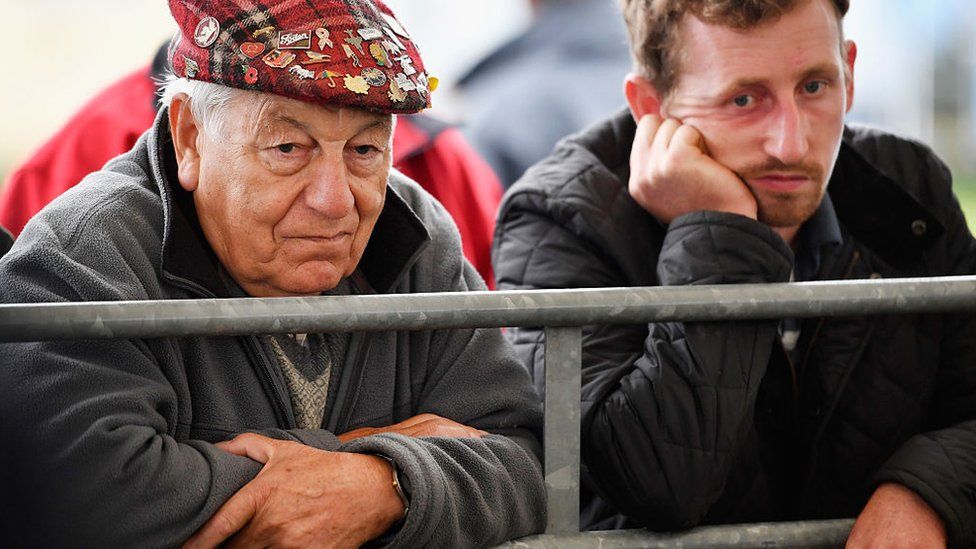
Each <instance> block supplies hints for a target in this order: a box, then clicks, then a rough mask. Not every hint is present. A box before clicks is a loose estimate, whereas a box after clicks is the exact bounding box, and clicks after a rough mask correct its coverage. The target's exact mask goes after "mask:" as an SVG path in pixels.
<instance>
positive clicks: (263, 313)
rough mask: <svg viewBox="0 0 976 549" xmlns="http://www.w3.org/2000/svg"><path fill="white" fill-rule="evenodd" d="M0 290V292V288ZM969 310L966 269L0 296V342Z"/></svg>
mask: <svg viewBox="0 0 976 549" xmlns="http://www.w3.org/2000/svg"><path fill="white" fill-rule="evenodd" d="M0 295H2V293H0ZM974 307H976V277H972V276H966V277H941V278H911V279H892V280H868V281H833V282H803V283H795V284H738V285H722V286H670V287H649V288H612V289H584V290H536V291H517V292H471V293H432V294H408V295H374V296H343V297H307V298H265V299H254V298H242V299H202V300H175V301H116V302H98V303H43V304H13V305H0V341H39V340H56V339H91V338H152V337H179V336H195V335H196V336H213V335H245V334H269V333H288V332H294V333H303V332H327V331H385V330H422V329H438V328H472V327H490V326H583V325H587V324H633V323H645V322H664V321H692V320H734V319H757V318H782V317H792V318H802V317H819V316H844V315H854V314H879V313H899V312H909V311H910V312H931V311H942V312H945V311H963V310H970V309H973V308H974Z"/></svg>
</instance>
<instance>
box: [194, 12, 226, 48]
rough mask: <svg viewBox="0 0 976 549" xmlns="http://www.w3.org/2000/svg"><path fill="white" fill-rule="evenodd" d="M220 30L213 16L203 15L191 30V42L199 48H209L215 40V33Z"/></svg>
mask: <svg viewBox="0 0 976 549" xmlns="http://www.w3.org/2000/svg"><path fill="white" fill-rule="evenodd" d="M219 31H220V23H218V22H217V20H216V19H214V18H213V17H204V18H203V19H201V20H200V22H199V23H198V24H197V28H196V30H195V31H193V42H194V43H195V44H196V45H197V46H200V47H201V48H209V47H210V46H212V45H213V43H214V42H216V41H217V34H219Z"/></svg>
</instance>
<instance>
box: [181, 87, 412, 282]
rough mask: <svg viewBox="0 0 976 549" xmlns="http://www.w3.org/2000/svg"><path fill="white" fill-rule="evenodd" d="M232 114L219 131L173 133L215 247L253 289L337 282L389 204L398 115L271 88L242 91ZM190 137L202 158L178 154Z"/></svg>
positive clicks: (189, 185) (183, 179)
mask: <svg viewBox="0 0 976 549" xmlns="http://www.w3.org/2000/svg"><path fill="white" fill-rule="evenodd" d="M178 108H179V106H178V105H176V104H174V107H173V111H176V110H178ZM181 112H183V113H184V114H183V115H184V116H185V114H186V112H187V111H186V109H182V111H181ZM226 115H227V117H226V121H227V124H226V126H225V129H224V131H223V132H222V135H206V133H205V132H200V133H199V134H198V136H197V137H196V138H195V139H177V140H176V142H177V149H178V156H182V158H181V161H180V182H181V184H182V185H183V187H184V188H186V189H187V190H191V191H193V198H194V202H195V204H196V209H197V214H198V216H199V218H200V224H201V226H202V227H203V232H204V234H205V235H206V238H207V240H208V242H209V243H210V245H211V247H212V248H213V250H214V252H216V254H217V257H218V258H219V259H220V261H221V263H222V264H223V265H224V267H225V268H226V269H227V271H228V272H229V273H230V274H231V276H232V277H233V278H234V280H235V281H237V283H238V284H239V285H240V286H241V287H242V288H243V289H244V290H245V291H246V292H247V293H248V294H249V295H252V296H255V297H270V296H289V295H292V296H293V295H313V294H318V293H320V292H322V291H325V290H328V289H331V288H334V287H335V286H336V285H337V284H338V283H339V281H340V280H341V279H342V278H343V277H345V276H348V275H349V274H351V273H352V272H353V270H355V268H356V265H357V264H358V263H359V260H360V258H361V257H362V255H363V251H364V250H365V248H366V243H367V241H368V240H369V236H370V234H371V233H372V231H373V227H374V226H375V224H376V220H377V218H378V217H379V214H380V211H381V210H382V209H383V202H384V198H385V196H386V180H387V176H388V175H389V170H390V158H391V151H390V143H391V135H392V131H393V126H392V124H393V121H392V117H391V116H389V115H380V114H373V113H368V112H365V111H361V110H355V109H338V108H337V109H329V108H324V107H321V106H316V105H311V104H308V103H303V102H300V101H295V100H292V99H287V98H283V97H279V96H275V95H268V94H248V95H246V96H244V97H241V98H239V99H235V100H234V101H233V102H232V103H231V104H230V105H229V106H228V107H227V111H226ZM186 126H187V125H186V124H181V123H179V122H177V123H174V127H176V128H177V130H176V132H181V131H191V132H192V131H194V130H193V129H192V128H191V129H190V130H184V128H186ZM181 142H182V143H181ZM187 142H195V143H196V149H197V151H198V156H197V157H196V158H195V159H194V158H193V155H192V153H191V154H190V155H186V154H183V155H180V151H179V149H180V148H181V147H182V148H183V149H184V150H187V147H189V146H190V145H188V144H184V143H187Z"/></svg>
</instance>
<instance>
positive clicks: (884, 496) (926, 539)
mask: <svg viewBox="0 0 976 549" xmlns="http://www.w3.org/2000/svg"><path fill="white" fill-rule="evenodd" d="M945 546H946V531H945V523H943V522H942V519H941V518H940V517H939V515H938V514H936V512H935V511H933V510H932V508H931V507H929V506H928V504H927V503H925V501H924V500H922V498H920V497H919V496H918V494H916V493H915V492H913V491H912V490H909V489H908V488H905V487H904V486H902V485H900V484H893V483H889V484H882V485H881V486H879V487H878V489H877V490H875V491H874V495H872V496H871V499H870V500H869V501H868V504H867V505H866V506H864V510H863V511H861V515H860V516H858V517H857V521H855V522H854V529H853V530H851V535H850V537H848V538H847V547H848V549H855V548H861V547H877V548H900V547H904V548H906V549H908V548H913V549H928V548H934V547H945Z"/></svg>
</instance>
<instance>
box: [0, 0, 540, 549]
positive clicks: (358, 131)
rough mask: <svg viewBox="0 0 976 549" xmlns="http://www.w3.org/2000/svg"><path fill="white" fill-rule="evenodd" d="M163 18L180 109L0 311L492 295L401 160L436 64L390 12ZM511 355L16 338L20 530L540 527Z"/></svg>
mask: <svg viewBox="0 0 976 549" xmlns="http://www.w3.org/2000/svg"><path fill="white" fill-rule="evenodd" d="M170 9H171V11H172V13H173V15H174V18H175V19H176V21H177V23H178V24H179V26H180V34H179V35H178V36H177V37H176V38H175V39H174V42H173V44H172V46H171V48H170V57H171V60H172V66H173V67H174V70H175V71H176V76H177V77H179V78H177V79H175V80H173V81H172V82H171V83H170V84H169V85H168V86H167V87H166V92H165V97H164V98H163V101H164V104H165V105H166V106H167V107H166V108H164V109H162V110H161V111H160V114H159V116H158V117H157V120H156V123H155V124H154V126H153V127H152V128H151V129H150V130H149V131H148V132H147V133H146V134H145V135H144V136H143V137H142V138H141V139H140V140H139V142H138V143H137V144H136V146H135V147H134V148H133V150H132V151H131V152H129V153H127V154H125V155H123V156H121V157H119V158H118V159H116V160H114V161H112V162H110V163H109V164H108V165H107V166H106V167H105V169H104V170H103V171H101V172H97V173H95V174H93V175H91V176H90V177H88V178H86V180H85V181H84V182H83V183H82V184H80V185H78V186H77V187H75V188H73V189H71V190H70V191H69V192H67V193H66V194H64V195H63V196H62V197H60V198H58V199H57V200H55V201H54V202H52V203H51V204H50V206H49V207H48V208H46V209H45V210H44V211H43V212H42V213H40V214H39V215H38V216H36V217H35V218H34V219H33V220H32V222H31V223H29V224H28V226H27V228H26V229H25V231H24V232H23V233H22V235H21V237H20V238H19V239H18V241H17V243H16V244H15V246H14V248H13V249H12V250H11V252H10V253H9V254H8V255H7V256H6V257H4V258H3V261H2V262H0V297H2V301H3V302H6V303H18V302H58V301H62V302H63V301H89V300H91V301H105V300H145V299H186V298H214V297H216V298H221V297H235V296H236V297H245V296H254V297H275V296H311V295H319V294H323V293H327V294H374V293H404V292H435V291H464V290H475V289H479V290H480V289H484V285H483V282H482V281H481V279H480V278H479V277H478V275H477V274H476V272H475V271H474V270H473V268H472V267H471V265H470V264H469V263H467V262H466V261H465V260H464V259H463V257H462V253H461V244H460V242H459V239H458V234H457V230H456V229H455V227H454V225H453V223H452V222H451V221H450V218H449V216H448V215H447V213H446V212H445V211H444V209H443V208H442V207H441V206H440V205H439V204H438V203H437V202H436V201H434V200H433V199H432V198H431V197H430V196H429V195H428V194H427V193H426V192H424V191H423V190H421V189H420V188H419V187H418V186H417V185H416V184H415V183H413V182H411V181H409V180H407V179H406V178H404V177H402V176H401V175H399V174H397V173H391V172H390V145H391V134H392V131H393V124H394V121H393V118H392V116H391V114H392V113H401V112H416V111H418V110H420V109H423V108H425V107H426V106H427V105H428V104H429V103H428V100H429V86H428V83H429V81H428V79H427V76H426V73H425V72H424V68H423V63H422V61H421V59H420V57H419V56H418V55H417V51H416V49H415V47H414V45H413V43H412V42H411V40H410V38H409V35H408V34H407V32H406V31H405V30H404V29H403V27H402V26H401V25H400V24H399V23H398V22H397V20H396V19H395V18H394V16H393V14H392V13H391V12H390V10H389V9H388V8H387V7H386V6H384V5H383V4H382V3H381V2H379V1H378V0H376V1H371V0H343V1H339V0H311V1H302V2H298V1H293V0H285V1H281V2H271V3H267V4H266V5H264V6H263V5H257V4H248V3H241V2H236V1H220V2H215V1H202V0H171V1H170ZM506 345H507V344H506V343H505V341H504V339H503V338H502V336H501V333H500V332H499V331H498V330H486V329H479V330H438V331H426V332H396V333H392V332H381V333H369V334H362V333H356V334H297V335H294V336H284V335H283V336H266V337H213V338H199V337H198V338H185V339H151V340H138V341H137V340H129V341H118V340H108V341H80V342H79V341H60V342H57V341H56V342H42V343H33V344H6V345H0V352H2V354H3V356H4V362H3V366H2V368H0V435H2V441H3V443H2V446H0V459H2V467H0V471H2V475H3V481H2V490H0V494H2V495H0V499H2V508H3V513H2V519H0V520H2V526H3V530H4V531H5V532H6V536H7V537H5V541H6V542H8V543H12V544H14V545H30V546H35V545H40V546H75V545H83V546H144V545H145V546H174V545H178V544H180V543H182V542H184V541H187V540H188V538H189V544H188V545H190V546H194V547H197V546H201V547H202V546H213V545H216V544H219V543H221V542H224V541H230V542H231V543H232V544H233V545H240V546H251V545H261V546H272V545H293V546H320V545H321V546H357V545H360V544H362V543H364V542H367V541H369V540H374V539H377V538H379V539H380V541H382V542H388V543H390V544H391V545H394V546H430V547H447V546H458V547H469V546H482V545H487V544H492V543H497V542H500V541H503V540H506V539H509V538H512V537H517V536H521V535H525V534H529V533H534V532H538V531H539V530H540V529H541V528H542V525H543V524H544V521H545V512H544V502H543V500H544V496H543V488H542V480H541V472H540V466H539V462H538V458H537V453H538V451H539V445H538V440H537V438H536V435H535V432H536V431H537V429H538V426H539V421H540V410H539V405H538V401H537V398H536V396H535V393H534V391H533V388H532V385H531V381H530V379H529V376H528V373H527V372H526V371H525V369H524V367H523V366H522V365H520V364H519V363H518V361H517V360H516V358H515V356H514V354H513V353H512V352H511V350H510V349H509V348H508V347H507V346H506ZM191 536H192V537H191ZM5 545H6V543H5Z"/></svg>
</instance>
